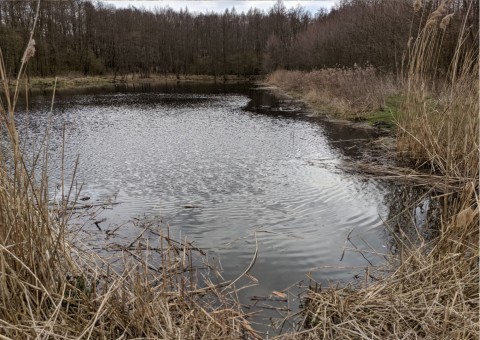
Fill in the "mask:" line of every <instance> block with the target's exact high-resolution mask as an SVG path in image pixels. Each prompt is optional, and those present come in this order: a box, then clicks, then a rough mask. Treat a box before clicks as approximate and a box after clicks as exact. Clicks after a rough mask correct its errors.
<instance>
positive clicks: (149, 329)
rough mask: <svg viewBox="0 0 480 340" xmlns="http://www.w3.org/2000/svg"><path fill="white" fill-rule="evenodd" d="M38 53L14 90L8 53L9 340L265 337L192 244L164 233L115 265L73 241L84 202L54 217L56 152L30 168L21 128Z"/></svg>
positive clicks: (4, 155) (2, 276)
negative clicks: (20, 104)
mask: <svg viewBox="0 0 480 340" xmlns="http://www.w3.org/2000/svg"><path fill="white" fill-rule="evenodd" d="M32 35H33V33H32ZM0 53H1V52H0ZM34 53H35V43H34V40H33V39H32V37H31V38H30V42H29V44H28V47H27V49H26V51H25V54H24V56H23V59H22V67H21V69H20V72H19V74H18V77H17V79H16V80H15V81H14V84H16V86H15V87H14V88H13V89H11V88H10V87H9V81H8V76H7V74H6V70H5V67H4V64H3V62H1V61H2V58H1V55H0V80H1V82H2V88H1V91H0V96H1V101H0V103H1V105H0V137H1V138H2V143H1V144H0V268H1V270H0V337H1V338H2V339H37V338H42V339H114V338H115V339H127V338H128V339H132V338H150V339H197V338H202V339H253V338H257V337H258V336H257V335H256V334H255V333H254V332H253V331H252V329H251V327H250V325H249V323H248V322H247V320H246V318H245V316H244V314H243V313H242V311H241V308H240V305H239V303H238V302H237V300H236V299H235V289H234V283H235V282H221V281H219V282H220V283H218V282H216V283H215V284H214V283H213V282H212V281H213V280H214V279H215V278H216V277H217V276H215V271H213V270H210V271H208V272H204V273H205V275H202V273H201V272H200V271H199V268H197V266H194V265H193V263H194V259H195V260H196V261H198V260H199V259H205V257H204V254H202V253H201V252H199V251H198V250H196V248H194V247H192V246H191V244H189V243H188V242H186V241H185V242H175V241H173V240H171V239H170V238H169V237H168V235H164V233H163V232H162V230H161V229H160V230H157V236H158V237H157V241H156V245H155V246H154V247H153V246H151V245H150V244H149V242H148V240H147V239H145V238H143V237H142V236H139V238H137V239H136V240H134V241H132V242H131V243H130V244H128V245H124V246H120V247H119V248H118V249H117V251H116V252H115V254H116V256H115V258H108V259H107V258H102V257H100V256H99V255H96V254H94V253H92V252H91V251H90V250H89V249H88V247H85V246H84V245H82V244H80V243H75V242H72V240H73V239H72V237H73V236H72V235H71V234H70V232H69V225H68V223H69V218H70V217H71V214H72V213H73V211H75V209H72V206H71V205H72V204H75V202H76V199H77V197H76V195H75V194H74V193H72V191H71V190H66V192H62V197H65V199H64V200H63V201H62V202H61V203H60V204H59V205H58V206H57V207H56V208H55V209H52V206H51V204H49V194H48V176H47V168H48V162H47V159H46V158H44V155H46V153H47V152H46V150H47V149H48V148H47V147H45V148H44V150H43V151H40V152H39V154H38V155H37V156H36V157H35V158H33V161H32V160H30V158H29V159H28V162H27V161H26V158H25V155H24V154H23V153H22V147H21V143H20V137H19V135H18V132H17V129H16V126H15V108H16V104H17V99H18V96H19V92H20V91H21V89H20V87H19V85H18V84H21V83H22V81H23V80H24V79H23V78H24V74H25V68H26V65H27V63H28V60H29V59H30V58H31V57H32V56H33V54H34ZM42 159H43V160H42ZM33 169H41V170H40V171H34V170H33ZM73 170H74V169H70V171H73ZM63 187H64V186H63V185H62V188H63ZM65 187H67V188H68V185H65ZM142 235H143V234H142ZM77 241H78V240H77ZM206 266H207V268H209V267H208V265H206Z"/></svg>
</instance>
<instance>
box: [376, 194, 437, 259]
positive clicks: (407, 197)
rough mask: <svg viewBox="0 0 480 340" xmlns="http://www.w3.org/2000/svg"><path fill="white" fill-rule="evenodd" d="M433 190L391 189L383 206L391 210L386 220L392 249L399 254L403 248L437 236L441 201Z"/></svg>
mask: <svg viewBox="0 0 480 340" xmlns="http://www.w3.org/2000/svg"><path fill="white" fill-rule="evenodd" d="M432 196H434V193H433V192H432V191H431V190H428V189H425V188H419V187H412V186H407V185H401V186H399V185H391V186H390V190H389V192H388V193H387V194H386V195H385V198H384V202H385V205H386V206H387V207H388V208H389V213H388V217H387V220H386V224H387V226H388V227H387V229H386V230H387V233H388V238H389V248H390V251H391V252H392V253H397V252H398V251H399V250H400V249H401V248H402V246H408V247H410V246H413V245H416V244H419V243H420V242H422V241H429V240H431V239H432V238H433V237H434V236H435V235H436V234H437V232H438V225H439V221H440V214H441V213H440V212H441V209H440V202H439V199H436V198H432Z"/></svg>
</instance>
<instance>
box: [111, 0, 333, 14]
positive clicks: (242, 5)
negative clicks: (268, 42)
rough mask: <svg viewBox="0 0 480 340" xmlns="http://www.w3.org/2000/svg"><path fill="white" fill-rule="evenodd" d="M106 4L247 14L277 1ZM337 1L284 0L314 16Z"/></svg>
mask: <svg viewBox="0 0 480 340" xmlns="http://www.w3.org/2000/svg"><path fill="white" fill-rule="evenodd" d="M102 2H104V3H108V4H112V5H114V6H115V7H117V8H125V7H129V6H134V7H137V8H146V9H153V8H155V7H167V6H168V7H170V8H172V9H174V10H180V9H185V7H188V10H189V11H190V12H206V11H209V12H210V11H215V12H224V11H225V9H227V8H228V9H231V8H232V7H235V10H236V11H237V13H241V12H247V11H248V10H249V9H250V8H258V9H261V10H268V9H270V8H272V6H273V5H274V4H275V2H276V1H274V0H254V1H247V0H207V1H202V0H175V1H171V0H102ZM336 2H338V0H337V1H335V0H284V2H283V3H284V5H285V7H287V8H291V7H296V6H298V5H300V6H302V7H305V8H306V9H307V10H309V11H310V12H311V13H312V14H314V13H315V12H317V11H318V10H319V9H320V8H327V9H330V8H332V7H333V6H334V5H335V3H336Z"/></svg>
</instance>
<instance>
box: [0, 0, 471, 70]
mask: <svg viewBox="0 0 480 340" xmlns="http://www.w3.org/2000/svg"><path fill="white" fill-rule="evenodd" d="M440 2H441V1H440V0H429V1H426V0H425V1H421V0H417V1H416V8H414V5H413V4H412V1H411V0H344V1H341V2H340V4H338V5H337V7H336V8H335V9H333V10H332V11H330V12H327V11H319V12H318V13H315V14H311V13H309V12H307V11H306V10H305V9H303V8H301V7H298V8H296V9H290V10H287V9H286V7H285V6H284V5H283V3H282V2H281V1H279V2H278V3H277V4H276V5H275V6H273V7H272V9H271V10H269V11H267V12H263V11H259V10H256V9H251V10H250V11H248V12H247V13H237V12H236V11H235V9H232V10H226V11H225V12H224V13H221V14H218V13H213V12H211V13H207V14H196V13H192V12H189V11H188V10H183V11H180V12H175V11H173V10H172V9H168V8H160V9H157V10H155V11H147V10H139V9H135V8H129V9H115V8H114V7H108V6H105V5H104V4H102V3H95V4H94V3H92V2H90V1H85V0H64V1H42V3H41V7H40V12H39V18H38V26H37V30H36V33H35V40H36V50H37V53H36V55H35V57H34V59H33V60H32V61H31V63H30V65H29V73H30V74H31V75H39V76H47V75H57V74H61V73H65V72H72V71H76V72H81V73H83V74H85V75H91V74H103V73H114V74H116V75H117V76H125V75H126V74H129V73H137V74H139V76H141V77H148V76H149V75H150V74H151V73H158V74H167V73H168V74H172V73H173V74H177V75H181V74H210V75H216V76H220V75H223V74H237V75H257V74H261V73H265V72H270V71H272V70H274V69H278V68H285V69H303V70H311V69H316V68H322V67H334V66H339V65H340V66H353V65H354V64H355V63H356V64H359V65H364V64H367V63H368V64H371V65H373V66H375V67H379V68H384V69H385V70H388V71H394V70H398V68H399V67H400V66H401V61H402V57H403V56H404V55H405V53H406V51H407V45H408V41H409V39H410V37H415V35H416V34H417V32H418V31H419V28H420V27H421V26H422V25H424V24H425V22H424V21H425V18H426V17H427V15H425V11H428V10H429V8H432V9H433V8H437V7H438V4H439V3H440ZM444 2H445V1H444ZM472 2H473V5H472V6H473V7H474V8H471V9H470V13H471V14H470V16H471V17H472V18H471V25H470V27H468V28H467V29H469V30H471V41H468V42H466V43H467V44H476V45H478V39H477V37H478V0H449V1H446V3H447V5H446V6H448V10H449V11H453V10H455V11H465V10H466V9H467V8H468V7H469V6H470V5H471V3H472ZM425 6H427V7H425ZM35 13H36V1H35V0H31V1H28V0H27V1H3V2H0V47H1V49H2V52H3V56H4V60H5V64H6V68H7V70H8V71H9V72H10V73H12V74H15V72H18V69H19V65H20V61H21V56H22V53H23V50H24V48H25V45H26V42H27V40H28V37H29V31H30V28H31V27H32V23H33V20H34V17H35ZM450 25H452V26H454V27H453V29H449V30H448V31H446V32H447V33H446V34H445V39H446V40H447V41H449V39H450V40H451V41H452V44H453V42H454V41H456V40H455V39H454V38H455V37H456V34H458V31H459V30H460V29H461V27H460V22H459V21H456V20H455V16H453V18H452V20H451V22H450ZM455 25H456V26H455ZM447 46H448V44H447ZM453 50H454V49H453V47H452V48H451V49H448V48H446V49H445V51H444V52H443V56H442V58H443V59H444V62H442V61H441V62H440V65H447V64H448V62H447V61H448V60H449V59H450V57H451V56H450V55H449V53H453Z"/></svg>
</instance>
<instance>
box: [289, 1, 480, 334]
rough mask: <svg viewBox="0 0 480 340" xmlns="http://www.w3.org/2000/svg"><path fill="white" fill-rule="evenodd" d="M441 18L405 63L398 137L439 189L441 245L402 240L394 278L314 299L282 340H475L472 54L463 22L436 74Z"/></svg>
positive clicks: (317, 292) (434, 17)
mask: <svg viewBox="0 0 480 340" xmlns="http://www.w3.org/2000/svg"><path fill="white" fill-rule="evenodd" d="M469 3H470V4H471V3H472V2H466V4H467V6H469V5H468V4H469ZM439 8H440V9H437V10H435V11H432V13H430V14H429V15H430V17H429V20H428V23H427V25H426V27H425V28H424V29H423V30H422V32H421V34H420V35H419V37H418V39H417V40H416V42H415V44H414V45H413V48H412V50H411V52H410V55H409V60H408V62H409V63H408V72H407V73H406V74H405V83H406V101H405V103H404V107H403V108H404V113H402V116H401V120H400V122H399V123H400V127H399V136H398V151H399V154H400V155H401V157H402V158H403V159H406V160H408V161H409V162H411V163H413V164H416V165H417V166H421V167H422V168H428V169H430V170H431V171H432V172H435V173H436V175H435V176H436V178H437V182H438V183H437V185H438V186H440V187H441V188H442V189H443V194H442V195H439V196H438V197H436V198H434V199H437V200H439V201H440V205H441V207H442V211H441V216H440V225H439V226H438V228H439V230H438V236H437V237H436V238H435V239H433V240H430V241H427V240H423V241H421V242H420V245H418V244H417V243H415V245H412V244H413V243H414V242H412V244H410V242H409V244H406V243H404V242H405V241H402V240H404V238H402V237H401V236H399V237H398V242H400V244H401V252H400V253H399V256H398V258H396V259H395V260H393V261H392V262H391V263H390V264H389V265H390V268H391V270H392V272H391V275H388V276H384V277H383V278H381V279H380V280H379V281H375V282H369V283H365V284H364V285H363V286H361V287H359V286H354V285H347V286H346V287H342V288H338V287H327V288H324V289H312V290H311V291H310V292H309V293H308V297H307V306H306V308H305V328H306V330H304V331H303V332H299V333H296V334H293V335H291V336H288V337H285V338H295V339H379V340H380V339H432V340H433V339H478V338H479V337H480V319H479V308H480V305H479V198H478V194H477V193H478V189H479V171H478V165H479V144H478V135H479V132H478V128H479V126H478V119H479V98H478V95H479V88H478V79H479V74H478V70H479V65H478V57H477V55H478V50H474V48H473V49H469V48H467V47H466V45H465V39H464V37H465V34H466V33H465V32H466V20H464V22H463V25H464V26H463V27H464V29H463V30H462V32H461V34H460V36H459V37H458V45H457V51H456V55H455V56H454V58H453V60H452V63H451V68H450V70H449V73H448V75H447V76H446V77H445V76H442V77H440V76H438V74H436V67H435V66H436V60H437V55H438V53H439V52H440V49H441V48H442V36H443V30H444V29H446V25H445V20H449V19H444V18H446V17H447V16H449V15H451V13H447V11H446V10H445V9H446V8H448V3H447V1H441V2H440V7H439ZM464 14H465V12H464ZM426 15H428V13H427V14H426ZM442 22H443V24H442ZM447 29H448V28H447ZM452 179H455V182H456V185H455V187H451V186H450V185H449V183H451V180H452ZM459 185H460V187H459V188H458V186H459ZM389 228H390V227H389ZM391 229H392V233H393V230H394V229H396V228H395V226H391ZM400 230H401V228H400ZM393 235H394V234H393ZM366 281H367V280H366Z"/></svg>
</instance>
